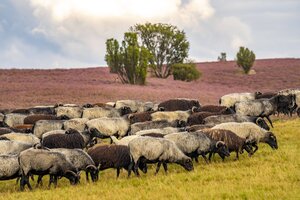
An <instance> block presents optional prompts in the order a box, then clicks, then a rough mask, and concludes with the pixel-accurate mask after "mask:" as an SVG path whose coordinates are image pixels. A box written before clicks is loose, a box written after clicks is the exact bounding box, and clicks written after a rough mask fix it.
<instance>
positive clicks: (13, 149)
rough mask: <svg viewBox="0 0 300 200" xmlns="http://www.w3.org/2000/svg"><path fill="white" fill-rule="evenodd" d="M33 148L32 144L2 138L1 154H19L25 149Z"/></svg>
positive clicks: (0, 143)
mask: <svg viewBox="0 0 300 200" xmlns="http://www.w3.org/2000/svg"><path fill="white" fill-rule="evenodd" d="M30 147H32V144H29V143H25V142H18V141H13V140H12V141H11V140H9V139H8V138H5V137H2V138H0V154H19V153H20V152H22V151H24V150H25V149H29V148H30Z"/></svg>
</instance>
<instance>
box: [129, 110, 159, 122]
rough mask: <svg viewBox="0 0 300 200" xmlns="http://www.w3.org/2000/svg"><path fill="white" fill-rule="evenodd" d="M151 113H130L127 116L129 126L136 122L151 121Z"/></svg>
mask: <svg viewBox="0 0 300 200" xmlns="http://www.w3.org/2000/svg"><path fill="white" fill-rule="evenodd" d="M152 113H154V111H146V112H140V113H131V114H128V115H127V117H128V119H129V121H130V124H134V123H137V122H146V121H151V120H152V117H151V114H152Z"/></svg>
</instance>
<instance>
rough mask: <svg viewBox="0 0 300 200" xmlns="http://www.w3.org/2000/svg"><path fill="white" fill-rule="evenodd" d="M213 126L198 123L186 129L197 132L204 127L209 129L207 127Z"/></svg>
mask: <svg viewBox="0 0 300 200" xmlns="http://www.w3.org/2000/svg"><path fill="white" fill-rule="evenodd" d="M212 127H213V126H211V125H205V124H196V125H192V126H188V127H186V129H185V130H186V131H187V132H195V131H199V130H203V129H207V128H212Z"/></svg>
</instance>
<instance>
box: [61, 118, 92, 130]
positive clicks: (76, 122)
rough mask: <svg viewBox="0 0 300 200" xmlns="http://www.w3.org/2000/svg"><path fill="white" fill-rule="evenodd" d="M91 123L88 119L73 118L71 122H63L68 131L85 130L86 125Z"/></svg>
mask: <svg viewBox="0 0 300 200" xmlns="http://www.w3.org/2000/svg"><path fill="white" fill-rule="evenodd" d="M87 121H89V119H87V118H73V119H70V120H66V121H64V122H63V128H64V129H65V130H68V129H70V128H72V129H75V130H77V131H84V130H85V123H86V122H87Z"/></svg>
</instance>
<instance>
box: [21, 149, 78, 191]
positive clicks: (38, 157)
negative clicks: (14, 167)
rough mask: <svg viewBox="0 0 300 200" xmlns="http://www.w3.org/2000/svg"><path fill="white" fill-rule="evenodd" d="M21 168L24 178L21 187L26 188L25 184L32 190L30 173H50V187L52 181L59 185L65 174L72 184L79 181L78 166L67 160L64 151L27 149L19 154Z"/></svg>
mask: <svg viewBox="0 0 300 200" xmlns="http://www.w3.org/2000/svg"><path fill="white" fill-rule="evenodd" d="M19 164H20V169H21V171H22V178H21V184H20V189H21V191H23V190H24V187H25V185H27V186H28V188H29V189H30V190H32V187H31V185H30V183H29V175H31V174H34V175H47V174H49V175H50V181H49V187H50V185H51V183H54V186H55V187H56V185H57V179H58V177H61V176H64V177H66V178H67V179H69V181H70V183H71V184H72V185H74V184H77V183H78V182H79V178H80V177H79V175H78V174H77V169H76V167H75V166H74V165H73V164H72V163H71V162H70V161H68V160H67V158H66V156H65V155H64V154H62V153H58V152H52V151H49V150H45V149H33V148H31V149H27V150H25V151H23V152H21V153H20V156H19Z"/></svg>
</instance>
